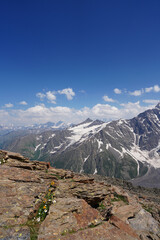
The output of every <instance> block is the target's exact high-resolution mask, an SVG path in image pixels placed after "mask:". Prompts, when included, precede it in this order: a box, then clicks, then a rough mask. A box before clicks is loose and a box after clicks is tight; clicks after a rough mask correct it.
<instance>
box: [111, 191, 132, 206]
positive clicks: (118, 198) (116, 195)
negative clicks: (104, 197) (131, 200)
mask: <svg viewBox="0 0 160 240" xmlns="http://www.w3.org/2000/svg"><path fill="white" fill-rule="evenodd" d="M118 201H123V202H124V203H126V204H128V200H127V197H125V196H123V195H119V194H117V193H114V198H113V199H111V202H118Z"/></svg>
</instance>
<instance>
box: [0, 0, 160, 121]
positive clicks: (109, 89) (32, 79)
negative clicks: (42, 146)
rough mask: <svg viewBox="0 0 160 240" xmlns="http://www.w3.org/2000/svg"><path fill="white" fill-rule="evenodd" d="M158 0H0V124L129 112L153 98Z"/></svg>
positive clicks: (158, 74)
mask: <svg viewBox="0 0 160 240" xmlns="http://www.w3.org/2000/svg"><path fill="white" fill-rule="evenodd" d="M159 11H160V1H159V0H154V1H148V0H130V1H128V0H112V1H109V0H105V1H104V0H100V1H98V0H85V1H83V0H76V1H75V0H67V1H66V0H60V1H54V0H45V1H44V0H43V1H42V0H32V1H31V0H28V1H21V0H14V1H12V0H5V1H0V33H1V37H0V82H1V87H0V100H1V101H0V124H12V123H13V124H17V125H22V124H30V123H39V122H46V121H54V122H56V121H59V120H63V121H66V122H80V121H82V120H84V119H85V118H87V117H91V118H94V119H95V118H99V119H104V120H107V121H108V120H111V119H117V118H130V117H133V116H135V115H137V114H138V113H139V112H141V111H144V110H146V109H148V108H151V107H153V106H155V105H156V104H157V102H158V101H159V100H160V14H159Z"/></svg>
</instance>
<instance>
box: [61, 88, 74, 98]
mask: <svg viewBox="0 0 160 240" xmlns="http://www.w3.org/2000/svg"><path fill="white" fill-rule="evenodd" d="M58 93H59V94H64V95H66V97H67V99H68V100H72V99H73V97H74V96H75V92H74V91H73V89H72V88H65V89H63V90H59V91H58Z"/></svg>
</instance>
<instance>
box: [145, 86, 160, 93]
mask: <svg viewBox="0 0 160 240" xmlns="http://www.w3.org/2000/svg"><path fill="white" fill-rule="evenodd" d="M151 91H153V92H156V93H158V92H160V87H159V85H154V86H153V87H149V88H145V92H146V93H149V92H151Z"/></svg>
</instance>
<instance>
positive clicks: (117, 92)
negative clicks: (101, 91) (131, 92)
mask: <svg viewBox="0 0 160 240" xmlns="http://www.w3.org/2000/svg"><path fill="white" fill-rule="evenodd" d="M113 91H114V92H115V93H116V94H121V93H122V91H121V90H120V89H118V88H115V89H114V90H113Z"/></svg>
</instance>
